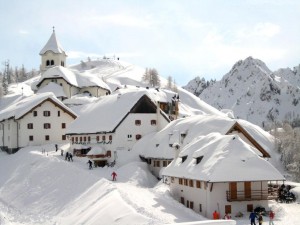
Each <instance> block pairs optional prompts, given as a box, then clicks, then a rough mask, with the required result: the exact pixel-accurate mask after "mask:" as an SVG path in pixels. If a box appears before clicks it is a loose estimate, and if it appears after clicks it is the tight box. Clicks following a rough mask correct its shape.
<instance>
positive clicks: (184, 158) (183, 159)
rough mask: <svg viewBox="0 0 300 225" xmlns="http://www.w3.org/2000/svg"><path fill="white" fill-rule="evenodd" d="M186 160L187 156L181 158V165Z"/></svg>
mask: <svg viewBox="0 0 300 225" xmlns="http://www.w3.org/2000/svg"><path fill="white" fill-rule="evenodd" d="M186 159H187V155H185V156H182V157H181V160H182V161H181V162H182V163H183V162H184V161H185V160H186Z"/></svg>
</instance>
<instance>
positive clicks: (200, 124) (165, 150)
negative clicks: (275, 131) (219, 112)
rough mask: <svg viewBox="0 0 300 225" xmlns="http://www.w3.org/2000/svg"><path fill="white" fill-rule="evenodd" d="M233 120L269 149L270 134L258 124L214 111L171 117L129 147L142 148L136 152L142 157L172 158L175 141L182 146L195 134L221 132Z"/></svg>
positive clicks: (271, 146)
mask: <svg viewBox="0 0 300 225" xmlns="http://www.w3.org/2000/svg"><path fill="white" fill-rule="evenodd" d="M236 123H238V124H239V125H240V126H241V127H242V128H244V130H245V131H246V132H247V133H248V134H249V136H251V137H252V138H253V139H254V140H255V141H256V142H257V143H258V144H259V145H260V146H261V147H262V148H263V149H264V150H265V151H267V152H269V151H271V149H272V148H273V142H272V141H273V137H272V136H271V135H270V134H268V133H267V132H265V131H264V130H262V129H261V128H260V127H258V126H256V125H253V124H251V123H249V122H246V121H244V120H234V119H230V118H228V117H226V116H216V115H197V116H191V117H187V118H182V119H177V120H174V121H172V122H171V123H170V124H168V125H167V126H166V127H165V128H164V129H162V130H161V131H159V132H157V133H155V134H150V135H146V136H144V137H143V138H142V139H141V140H139V141H138V142H137V143H136V144H135V146H134V147H133V148H134V149H143V150H142V152H141V153H140V154H141V155H142V156H144V157H146V158H161V159H172V158H174V152H173V148H172V146H171V145H172V144H174V143H175V142H178V143H180V144H181V145H182V146H185V145H187V144H188V143H190V142H191V141H192V140H193V139H194V138H195V137H198V136H205V135H208V134H210V133H213V132H218V133H220V134H223V135H225V134H227V133H228V132H229V131H230V129H231V128H233V127H234V126H235V124H236ZM145 143H148V144H145Z"/></svg>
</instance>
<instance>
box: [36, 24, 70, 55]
mask: <svg viewBox="0 0 300 225" xmlns="http://www.w3.org/2000/svg"><path fill="white" fill-rule="evenodd" d="M47 51H52V52H53V53H56V54H60V53H64V54H66V53H65V50H64V49H63V48H62V46H61V45H60V43H59V42H58V40H57V39H56V35H55V31H54V30H53V33H52V35H51V36H50V38H49V40H48V42H47V43H46V45H45V46H44V48H43V49H42V50H41V51H40V55H43V54H45V53H46V52H47Z"/></svg>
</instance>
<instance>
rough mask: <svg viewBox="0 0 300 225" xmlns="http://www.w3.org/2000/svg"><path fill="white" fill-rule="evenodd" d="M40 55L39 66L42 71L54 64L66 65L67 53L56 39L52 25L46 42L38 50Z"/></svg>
mask: <svg viewBox="0 0 300 225" xmlns="http://www.w3.org/2000/svg"><path fill="white" fill-rule="evenodd" d="M40 56H41V57H42V63H41V66H40V69H41V72H42V73H43V72H45V71H46V70H47V69H49V68H51V67H54V66H63V67H65V66H66V58H67V55H66V53H65V51H64V49H63V48H62V46H61V45H60V43H59V42H58V40H57V39H56V35H55V29H54V27H53V33H52V35H51V36H50V38H49V40H48V42H47V44H46V45H45V46H44V48H43V49H42V50H41V51H40Z"/></svg>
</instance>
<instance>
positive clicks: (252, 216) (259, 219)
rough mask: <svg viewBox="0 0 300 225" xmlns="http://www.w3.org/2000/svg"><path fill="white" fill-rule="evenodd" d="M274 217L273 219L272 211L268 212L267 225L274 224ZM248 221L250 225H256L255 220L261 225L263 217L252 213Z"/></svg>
mask: <svg viewBox="0 0 300 225" xmlns="http://www.w3.org/2000/svg"><path fill="white" fill-rule="evenodd" d="M274 217H275V213H274V211H272V210H270V212H269V225H271V224H272V225H274V222H273V221H274ZM249 219H250V223H251V225H256V223H255V220H256V219H257V220H258V224H259V225H262V223H263V216H262V214H261V213H258V214H256V213H255V212H254V211H252V212H251V213H250V216H249Z"/></svg>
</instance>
